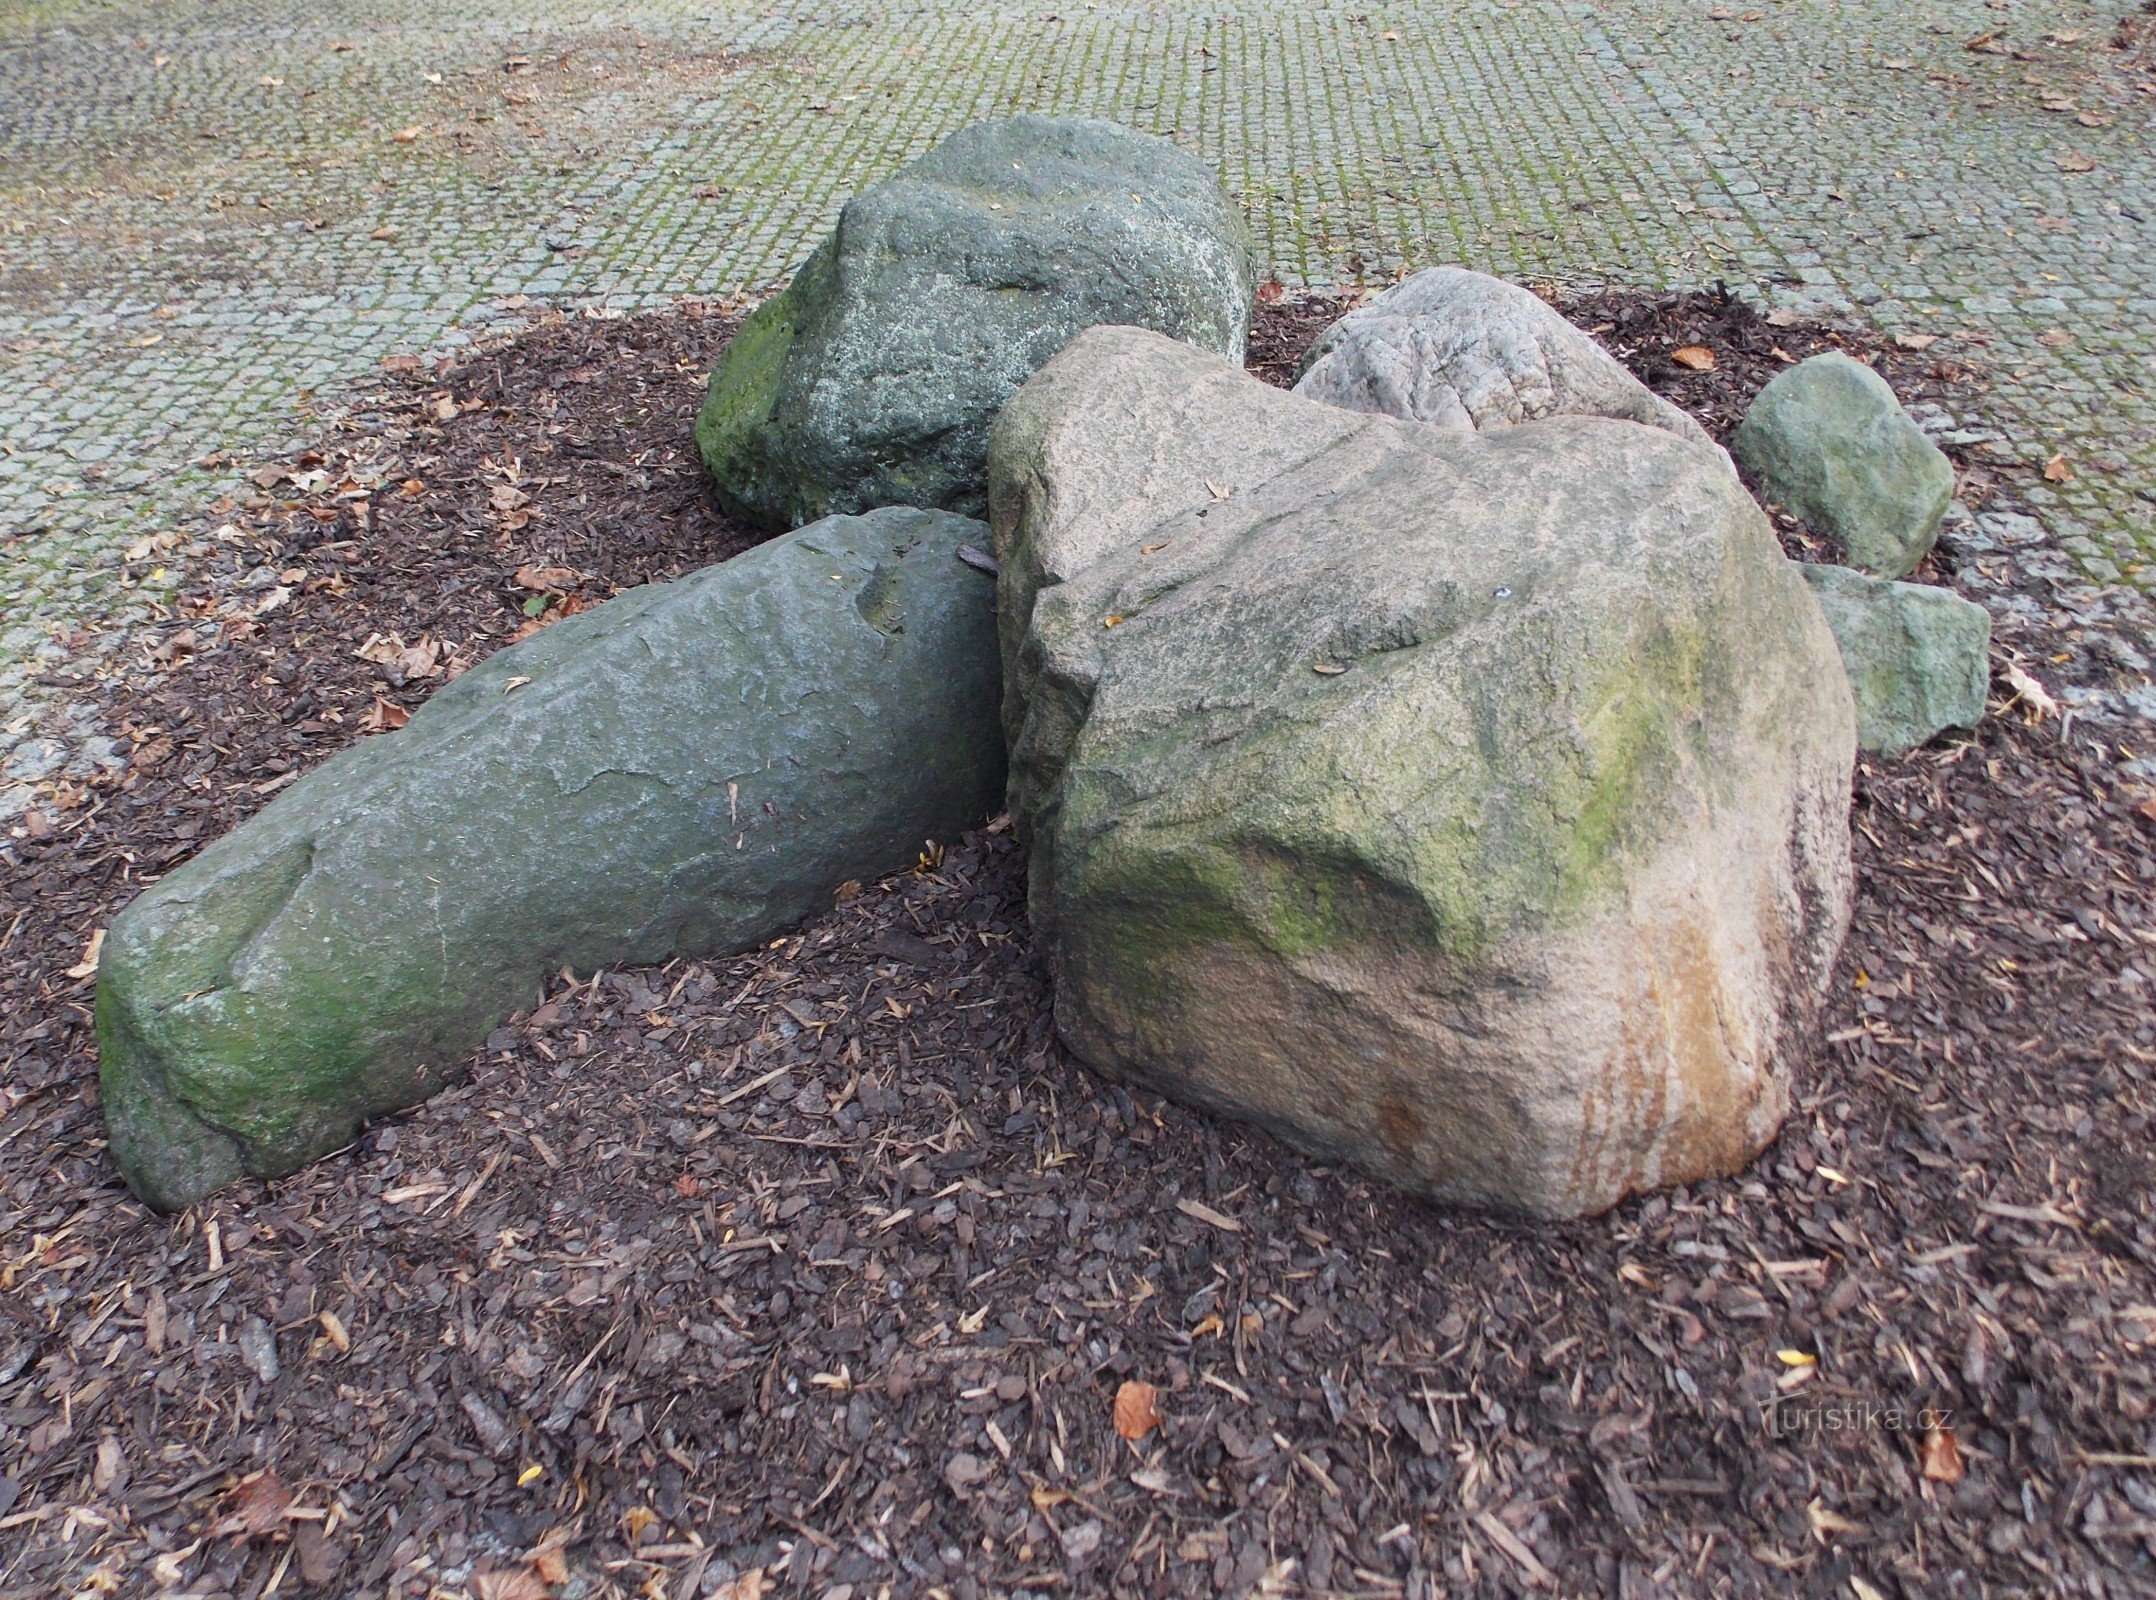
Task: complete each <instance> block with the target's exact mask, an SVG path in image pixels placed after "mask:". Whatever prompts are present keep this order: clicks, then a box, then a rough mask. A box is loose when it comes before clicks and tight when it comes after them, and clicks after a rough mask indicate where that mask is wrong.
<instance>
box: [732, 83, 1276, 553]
mask: <svg viewBox="0 0 2156 1600" xmlns="http://www.w3.org/2000/svg"><path fill="white" fill-rule="evenodd" d="M1253 287H1254V278H1253V274H1252V270H1251V259H1250V247H1249V240H1248V235H1247V233H1246V231H1245V229H1244V227H1243V221H1242V216H1241V213H1240V212H1238V211H1237V210H1236V208H1235V206H1234V204H1233V202H1231V201H1230V200H1229V199H1228V197H1227V196H1226V195H1225V194H1223V193H1222V192H1221V189H1220V184H1219V182H1218V181H1217V180H1216V179H1215V178H1214V176H1213V174H1212V172H1211V170H1210V169H1209V168H1207V167H1206V166H1205V165H1204V163H1202V162H1200V161H1199V160H1198V159H1197V158H1196V157H1195V156H1192V155H1189V154H1187V153H1186V152H1184V151H1182V150H1179V149H1177V148H1176V147H1175V146H1174V145H1172V144H1169V143H1168V142H1166V141H1165V140H1162V139H1155V138H1151V137H1149V136H1147V135H1144V134H1139V133H1133V132H1131V131H1130V130H1129V129H1127V128H1120V127H1117V126H1116V125H1115V124H1113V123H1108V122H1098V121H1094V120H1091V119H1089V118H1082V117H1038V116H1022V117H1012V118H1010V119H1009V120H1007V121H1002V122H987V123H979V124H976V125H974V126H973V127H970V128H966V129H963V130H962V131H960V132H959V133H956V134H954V135H952V136H951V137H950V138H949V139H946V140H945V141H944V142H943V143H942V144H940V145H938V146H937V147H936V148H935V149H933V150H931V151H930V152H929V153H928V154H927V155H925V156H923V157H921V158H920V159H919V160H918V161H915V162H913V163H912V164H911V165H910V166H907V167H905V168H903V169H902V170H901V171H900V172H899V173H898V174H897V175H896V176H895V177H893V178H891V179H890V180H889V181H888V182H885V183H881V184H878V185H876V186H875V187H874V188H872V189H868V190H865V191H864V192H862V193H861V194H858V195H856V196H855V197H854V198H853V199H852V200H850V201H848V202H847V204H846V208H845V210H844V211H843V212H842V213H841V214H840V216H839V222H838V227H837V229H836V230H835V231H834V232H833V233H832V234H831V236H830V237H829V238H827V239H826V240H825V241H824V242H823V244H822V245H821V247H819V248H818V249H817V251H816V253H815V254H814V255H813V256H812V257H810V259H809V261H808V264H807V265H806V266H804V267H803V268H802V269H801V271H800V273H799V274H798V275H797V276H796V277H795V279H794V281H793V283H792V285H791V286H790V287H789V288H788V289H787V290H786V292H785V293H783V294H781V295H779V296H777V297H776V298H775V299H773V300H771V301H770V302H768V303H767V304H765V305H764V306H762V307H760V308H759V309H758V310H757V312H756V314H755V315H754V316H752V317H751V318H750V319H749V320H748V322H747V323H746V324H744V325H743V327H742V329H741V332H740V333H739V335H737V336H736V337H735V339H734V342H733V344H732V345H731V346H730V347H729V348H728V350H727V353H726V355H725V358H724V359H723V360H721V361H720V362H719V364H718V365H717V367H716V368H714V369H713V371H712V374H711V387H710V393H709V396H708V398H707V399H706V401H705V403H704V409H703V414H702V415H701V416H700V417H699V418H698V419H697V424H696V442H697V447H698V448H699V450H701V451H702V453H703V457H704V462H705V464H706V466H708V467H709V468H710V470H711V474H712V477H713V480H714V481H715V483H716V484H717V487H718V493H719V498H720V499H721V500H722V501H723V502H724V503H725V504H726V506H727V508H728V509H729V510H730V511H732V512H734V513H735V514H736V515H737V516H741V517H744V518H746V519H748V520H750V521H752V522H755V523H757V524H759V525H762V526H767V527H781V528H784V527H793V526H795V525H797V524H799V523H803V522H807V521H809V520H811V519H813V518H816V517H820V516H824V515H827V514H829V513H832V512H840V511H860V510H865V509H867V508H868V507H870V506H878V505H899V504H903V505H924V506H946V507H949V508H951V509H953V510H958V511H964V512H968V513H970V514H977V513H978V512H979V511H980V510H981V509H982V508H983V507H984V506H985V505H986V499H985V493H984V483H983V465H982V457H983V453H984V451H985V449H986V445H987V436H988V425H989V423H990V422H991V421H992V420H993V419H994V417H995V414H996V411H997V409H998V408H999V407H1000V406H1001V405H1002V404H1003V402H1004V401H1005V400H1006V399H1008V398H1009V397H1010V394H1011V392H1012V391H1013V390H1014V389H1016V388H1017V387H1018V386H1019V385H1020V384H1021V383H1023V382H1025V380H1026V379H1027V378H1028V377H1029V376H1031V375H1032V373H1033V372H1034V370H1035V369H1036V368H1038V367H1039V366H1040V364H1041V363H1042V362H1043V361H1046V360H1047V359H1048V358H1049V357H1050V356H1052V355H1054V354H1055V353H1056V352H1057V351H1058V350H1060V349H1062V348H1063V346H1064V345H1065V344H1067V343H1069V342H1070V338H1071V336H1072V335H1073V334H1075V333H1077V332H1078V331H1079V330H1080V329H1082V328H1088V327H1091V326H1093V325H1095V324H1096V323H1104V322H1113V323H1129V324H1133V325H1135V326H1139V327H1146V328H1154V329H1158V330H1159V331H1160V332H1162V333H1166V334H1171V335H1173V336H1174V337H1176V338H1178V339H1187V340H1189V341H1191V342H1192V343H1194V344H1199V345H1203V346H1204V347H1205V348H1207V349H1209V350H1218V351H1221V352H1223V353H1225V354H1226V355H1228V356H1230V357H1233V358H1235V359H1237V360H1240V359H1241V356H1242V351H1243V341H1244V336H1245V333H1246V331H1247V329H1248V326H1249V321H1250V308H1251V296H1252V292H1253Z"/></svg>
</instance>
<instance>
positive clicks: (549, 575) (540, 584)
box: [494, 489, 584, 594]
mask: <svg viewBox="0 0 2156 1600" xmlns="http://www.w3.org/2000/svg"><path fill="white" fill-rule="evenodd" d="M494 492H495V493H496V494H500V493H501V492H502V491H501V490H499V489H497V490H495V491H494ZM515 492H516V491H515V490H511V491H510V493H512V494H514V493H515ZM583 576H584V575H583V574H582V573H581V572H579V571H577V570H576V568H574V567H542V566H538V565H533V564H528V565H525V566H521V567H519V568H517V570H516V573H515V575H514V576H513V577H512V578H511V579H510V581H511V582H512V583H514V584H515V585H516V586H517V587H518V588H519V589H536V590H538V591H539V592H540V593H542V594H565V593H567V592H568V591H569V590H570V589H571V588H572V587H574V586H575V585H576V583H577V582H578V581H579V580H580V579H581V578H582V577H583Z"/></svg>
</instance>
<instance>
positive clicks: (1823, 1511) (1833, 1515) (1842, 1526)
mask: <svg viewBox="0 0 2156 1600" xmlns="http://www.w3.org/2000/svg"><path fill="white" fill-rule="evenodd" d="M1804 1516H1805V1519H1806V1520H1807V1521H1808V1522H1810V1523H1811V1525H1812V1537H1813V1538H1815V1539H1817V1540H1818V1541H1819V1542H1820V1543H1821V1544H1825V1543H1826V1542H1827V1535H1828V1534H1830V1533H1862V1532H1863V1531H1864V1529H1863V1527H1862V1526H1861V1525H1860V1524H1858V1523H1854V1522H1851V1521H1850V1520H1849V1519H1848V1518H1847V1517H1845V1516H1843V1515H1842V1514H1841V1513H1840V1512H1838V1511H1829V1510H1828V1509H1827V1508H1826V1507H1825V1506H1823V1505H1821V1504H1820V1503H1819V1502H1818V1501H1817V1500H1814V1501H1812V1502H1811V1503H1810V1504H1809V1505H1807V1506H1806V1507H1805V1508H1804Z"/></svg>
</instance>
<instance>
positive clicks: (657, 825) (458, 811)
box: [97, 508, 1003, 1210]
mask: <svg viewBox="0 0 2156 1600" xmlns="http://www.w3.org/2000/svg"><path fill="white" fill-rule="evenodd" d="M984 533H985V530H984V529H983V528H982V527H981V526H980V525H979V524H978V523H974V522H969V521H966V520H965V519H963V518H960V517H954V516H949V515H946V514H944V513H940V512H929V511H916V510H911V509H905V508H898V509H891V510H885V511H879V512H876V513H873V514H872V515H870V516H866V517H860V518H851V517H846V518H833V519H831V520H829V521H826V522H822V523H818V524H817V525H815V526H814V527H809V528H803V529H801V530H800V531H799V532H797V533H794V534H792V535H789V536H788V537H786V538H783V539H776V540H773V541H772V542H771V543H769V544H766V545H763V546H761V547H759V548H757V549H755V550H751V551H749V552H748V553H747V554H745V555H742V556H738V557H736V558H735V559H734V560H732V561H727V562H723V563H721V564H720V565H718V566H714V567H708V568H706V569H704V570H703V571H702V572H698V573H695V574H693V575H691V576H689V577H687V578H683V579H681V580H679V581H678V582H675V583H666V584H651V585H648V586H647V587H644V588H640V589H634V590H631V591H630V592H629V593H627V594H624V595H621V596H619V597H618V598H616V599H613V600H610V601H608V602H607V603H606V604H605V605H602V606H597V607H594V608H593V609H592V610H590V611H587V612H585V613H583V614H582V615H580V616H576V617H571V618H569V619H567V620H565V621H562V622H558V623H556V624H555V625H554V626H553V627H551V628H549V629H547V630H546V631H545V632H544V633H541V634H539V635H537V636H536V637H534V638H532V639H529V640H527V641H526V642H524V643H522V644H519V645H514V646H511V647H510V648H508V649H505V650H502V651H500V652H498V653H497V654H495V655H494V656H492V657H490V658H489V659H488V660H487V661H485V662H483V663H481V664H480V665H479V666H477V667H474V668H473V669H472V670H471V671H469V672H467V673H465V674H464V675H463V676H462V677H460V678H458V679H456V680H455V681H454V682H452V683H450V684H449V685H448V686H447V687H446V688H444V689H443V690H442V691H441V692H440V693H439V694H437V695H435V697H434V698H433V699H432V700H431V701H430V702H428V704H427V705H425V706H424V707H422V708H421V709H420V710H419V711H418V712H417V713H416V714H415V715H414V716H413V717H412V720H411V722H410V724H409V725H407V726H406V727H405V728H403V729H402V730H400V731H398V732H396V733H390V734H384V735H381V736H379V737H377V738H373V739H369V740H366V741H365V742H363V743H361V744H359V745H357V746H355V747H353V748H352V749H350V750H347V751H345V752H344V753H343V754H341V755H338V756H336V757H334V758H332V759H331V760H329V761H328V762H325V763H324V764H323V765H322V766H321V767H320V768H319V769H318V770H316V771H315V772H312V773H310V774H308V776H307V777H305V778H303V779H301V780H300V782H298V783H296V784H294V785H293V786H292V787H291V789H289V790H288V791H286V793H285V794H283V795H282V796H280V797H279V798H278V799H277V800H276V801H274V802H273V803H272V804H271V805H269V806H268V807H267V808H265V809H264V810H263V811H261V812H260V813H258V814H257V815H256V816H254V817H253V818H251V819H250V820H248V821H247V822H245V823H243V824H242V825H241V826H240V827H238V828H236V829H234V830H233V831H232V832H231V833H230V834H228V835H226V836H225V837H224V838H222V839H220V840H218V841H217V842H216V843H214V844H212V845H211V846H210V847H209V848H208V849H206V850H204V851H203V852H202V853H201V854H200V855H198V856H196V857H195V858H194V859H193V860H192V861H189V862H188V863H187V864H186V865H184V866H182V867H180V868H179V869H178V870H177V871H175V872H173V873H172V874H171V875H169V876H168V877H166V878H164V879H162V880H160V881H159V882H158V883H157V884H155V885H154V886H153V887H151V888H149V889H147V890H145V891H144V892H143V893H142V894H141V895H139V896H138V897H137V898H136V899H135V900H134V901H133V903H131V904H130V905H129V906H128V907H127V908H126V910H124V911H123V912H122V913H121V914H120V916H119V917H118V918H117V919H115V921H114V922H113V925H112V928H111V931H110V934H109V936H108V937H107V939H106V941H105V946H104V953H103V960H102V962H101V964H100V967H99V972H98V987H97V1031H98V1053H99V1073H100V1078H101V1080H102V1084H103V1100H104V1110H105V1121H106V1128H107V1131H108V1132H109V1134H110V1136H111V1145H112V1153H113V1156H114V1158H115V1159H116V1160H117V1161H118V1162H119V1165H120V1170H121V1172H122V1173H124V1174H125V1176H126V1178H127V1181H128V1182H129V1183H130V1184H131V1185H132V1186H133V1187H134V1190H135V1192H136V1193H137V1194H139V1195H141V1196H142V1197H143V1199H145V1200H147V1201H148V1202H149V1203H150V1204H151V1205H153V1206H156V1207H157V1208H159V1209H160V1210H170V1209H174V1208H176V1207H179V1206H183V1205H186V1204H188V1203H190V1202H192V1201H194V1200H197V1199H199V1198H201V1197H202V1196H203V1195H205V1194H208V1193H209V1192H210V1191H211V1190H213V1189H216V1188H218V1187H219V1186H221V1185H223V1184H225V1183H228V1182H230V1181H231V1180H233V1179H235V1178H237V1177H239V1176H240V1175H241V1174H242V1173H243V1172H244V1173H254V1174H257V1175H260V1176H274V1175H276V1174H278V1173H284V1172H290V1171H292V1170H293V1169H294V1168H296V1167H299V1166H300V1165H302V1164H304V1163H305V1162H307V1161H310V1160H312V1159H313V1158H315V1157H316V1156H319V1155H322V1154H324V1153H326V1152H327V1151H330V1150H333V1149H335V1148H336V1147H337V1146H338V1145H340V1144H342V1143H344V1142H345V1141H347V1140H349V1139H350V1138H351V1137H352V1135H353V1132H354V1130H355V1129H356V1128H357V1127H358V1126H359V1124H360V1122H361V1121H362V1120H363V1119H364V1118H367V1117H371V1116H375V1115H379V1114H380V1113H383V1112H386V1111H391V1110H394V1109H396V1108H398V1107H400V1106H407V1105H411V1104H413V1103H414V1102H416V1101H418V1100H421V1099H423V1098H425V1097H426V1096H427V1095H429V1094H431V1093H433V1092H434V1090H436V1089H437V1088H439V1087H441V1085H442V1084H443V1083H444V1082H445V1081H447V1079H448V1077H449V1076H450V1075H451V1074H453V1073H454V1072H455V1071H456V1070H457V1068H458V1067H459V1065H460V1063H461V1062H462V1060H463V1058H464V1057H465V1055H466V1054H467V1053H468V1052H469V1051H470V1050H471V1049H472V1048H473V1047H474V1046H476V1045H477V1044H478V1043H479V1042H480V1041H481V1040H483V1039H484V1038H485V1037H486V1034H487V1032H488V1030H489V1029H491V1028H492V1027H494V1025H495V1024H496V1023H498V1022H499V1021H500V1020H501V1018H502V1017H504V1016H505V1015H507V1014H508V1013H509V1012H511V1011H513V1010H515V1009H516V1008H517V1007H519V1006H522V1005H526V1004H528V1003H530V1001H531V1000H532V998H533V996H534V995H535V993H536V992H537V991H538V988H539V985H540V983H541V980H542V978H543V976H544V975H545V974H547V973H550V972H553V971H555V970H556V969H557V968H559V967H561V966H563V965H564V964H566V965H568V966H571V967H576V968H582V969H584V970H587V971H588V970H590V969H591V968H593V967H601V966H610V965H613V964H615V963H620V962H655V961H664V960H667V959H668V958H669V957H672V956H675V955H684V954H689V955H707V954H713V953H717V952H722V951H730V950H738V949H742V948H744V947H746V946H749V945H752V944H754V943H756V942H758V941H760V940H762V939H765V938H768V937H769V936H770V935H771V934H772V933H774V932H775V931H777V930H778V929H779V928H781V927H784V926H785V925H786V924H788V923H790V922H793V921H795V920H797V919H799V918H800V917H802V916H803V915H805V914H807V913H808V912H810V911H812V910H814V909H816V908H818V907H819V906H822V905H827V904H828V903H829V896H830V894H831V891H832V890H833V889H834V888H835V887H836V886H837V885H838V884H840V883H841V882H843V881H845V880H846V879H848V878H867V877H871V876H873V875H875V874H877V873H881V872H888V871H893V870H896V869H898V868H901V867H904V866H906V865H907V864H909V863H910V862H911V861H912V860H913V859H914V856H915V853H916V852H917V851H918V850H919V849H920V847H921V843H922V841H923V840H924V839H928V838H936V839H949V838H951V837H953V836H955V835H956V834H957V833H958V832H959V831H960V830H962V829H964V828H966V827H968V826H970V825H972V824H974V823H975V822H977V821H978V820H979V819H980V818H982V817H984V816H986V815H987V814H988V813H989V812H990V811H991V810H992V809H994V807H995V805H996V803H997V801H998V799H999V797H1000V793H1001V788H1002V782H1003V746H1002V739H1001V736H1000V733H999V731H998V728H997V724H996V704H997V700H998V672H997V664H996V648H995V619H994V614H993V606H992V593H993V591H992V585H991V582H990V580H989V579H988V578H987V577H986V576H985V575H984V574H982V573H980V572H978V571H976V570H974V569H973V568H972V567H971V566H968V565H967V564H966V563H965V562H963V561H961V560H960V559H959V557H958V547H959V544H960V542H961V541H964V540H978V539H980V538H981V537H982V536H983V535H984Z"/></svg>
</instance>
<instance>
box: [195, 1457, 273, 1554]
mask: <svg viewBox="0 0 2156 1600" xmlns="http://www.w3.org/2000/svg"><path fill="white" fill-rule="evenodd" d="M291 1509H292V1491H291V1490H289V1489H287V1488H286V1487H285V1486H284V1483H283V1481H282V1480H281V1479H280V1478H279V1477H278V1476H277V1474H276V1473H275V1472H273V1471H271V1470H270V1469H269V1468H267V1467H264V1468H263V1469H262V1470H261V1471H259V1472H250V1473H248V1474H247V1476H246V1477H244V1478H242V1479H240V1481H239V1482H238V1483H236V1484H234V1485H233V1486H232V1490H231V1494H230V1497H229V1499H228V1500H227V1502H226V1506H225V1512H224V1515H223V1516H221V1517H219V1518H218V1519H217V1520H216V1521H215V1522H213V1523H211V1524H210V1526H209V1528H208V1529H207V1530H206V1531H205V1533H204V1534H203V1537H204V1538H207V1539H224V1538H232V1539H240V1540H246V1539H267V1538H270V1537H272V1536H279V1535H282V1534H283V1533H284V1531H285V1523H286V1522H287V1521H288V1520H289V1515H288V1514H289V1513H290V1511H291Z"/></svg>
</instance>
